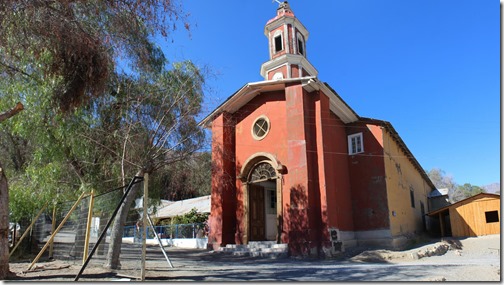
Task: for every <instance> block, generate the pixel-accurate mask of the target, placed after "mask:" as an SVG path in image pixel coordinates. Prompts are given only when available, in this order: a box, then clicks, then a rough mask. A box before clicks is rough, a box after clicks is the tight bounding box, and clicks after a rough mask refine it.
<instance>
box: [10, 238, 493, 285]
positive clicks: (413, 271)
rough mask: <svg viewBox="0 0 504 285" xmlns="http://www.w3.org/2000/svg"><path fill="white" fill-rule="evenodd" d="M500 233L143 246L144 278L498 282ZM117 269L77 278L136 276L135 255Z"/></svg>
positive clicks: (54, 264) (58, 265)
mask: <svg viewBox="0 0 504 285" xmlns="http://www.w3.org/2000/svg"><path fill="white" fill-rule="evenodd" d="M500 244H501V239H500V235H490V236H482V237H476V238H464V239H450V240H446V241H432V242H430V243H427V244H423V245H421V246H416V247H414V248H412V249H409V250H405V251H389V250H365V251H362V250H363V249H354V250H352V251H347V252H346V254H345V256H341V257H339V258H334V259H300V258H280V259H268V258H252V257H244V256H232V255H230V254H225V253H222V252H213V251H207V250H194V249H176V248H166V249H167V252H168V256H169V259H170V262H171V263H172V264H173V266H174V268H170V267H169V266H168V263H167V261H166V259H165V258H164V256H163V255H162V253H161V251H160V249H159V248H158V247H156V246H151V247H149V248H148V251H147V256H148V259H147V263H146V264H147V266H146V268H147V270H146V280H147V281H233V282H240V281H336V282H337V281H431V282H432V281H501V276H500V269H501V252H500V248H501V246H500ZM122 258H123V259H122V261H121V263H122V265H123V266H122V267H123V268H122V269H121V270H116V271H110V270H107V269H104V268H103V267H102V266H101V264H103V260H100V259H96V260H94V261H93V262H91V263H90V264H89V265H88V267H87V268H86V269H85V271H84V272H83V274H82V276H80V279H79V281H87V282H89V281H99V282H101V281H137V280H138V278H139V276H140V270H139V268H140V267H139V265H140V256H126V257H122ZM29 265H30V263H29V262H28V261H24V262H11V264H10V270H11V271H12V272H13V275H12V276H11V278H9V280H12V281H73V280H74V279H75V277H76V275H77V273H78V272H79V270H80V269H81V264H80V261H64V260H54V261H44V262H39V263H37V264H36V265H35V266H34V267H33V268H32V269H31V270H29V271H28V270H27V268H28V266H29Z"/></svg>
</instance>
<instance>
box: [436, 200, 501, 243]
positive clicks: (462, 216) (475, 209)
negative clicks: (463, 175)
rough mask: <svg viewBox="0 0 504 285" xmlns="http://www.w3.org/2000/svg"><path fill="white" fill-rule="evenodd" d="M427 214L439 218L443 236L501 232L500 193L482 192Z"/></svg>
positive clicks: (469, 235) (471, 235)
mask: <svg viewBox="0 0 504 285" xmlns="http://www.w3.org/2000/svg"><path fill="white" fill-rule="evenodd" d="M427 215H428V216H429V217H431V218H433V219H436V220H439V225H440V230H441V236H449V235H450V233H451V235H452V236H453V237H474V236H483V235H492V234H500V195H497V194H489V193H480V194H478V195H474V196H472V197H469V198H467V199H464V200H462V201H459V202H457V203H454V204H451V205H448V206H446V207H443V208H441V209H437V210H435V211H432V212H430V213H428V214H427Z"/></svg>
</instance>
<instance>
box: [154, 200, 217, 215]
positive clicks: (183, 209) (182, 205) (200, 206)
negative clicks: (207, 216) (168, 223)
mask: <svg viewBox="0 0 504 285" xmlns="http://www.w3.org/2000/svg"><path fill="white" fill-rule="evenodd" d="M193 208H196V210H197V211H198V213H210V195H207V196H202V197H197V198H192V199H187V200H181V201H176V202H173V203H171V204H169V205H167V206H165V207H162V208H160V209H158V211H157V213H156V214H155V215H152V216H151V217H153V218H156V219H166V218H171V217H175V216H181V215H184V214H187V213H189V212H190V211H191V210H192V209H193Z"/></svg>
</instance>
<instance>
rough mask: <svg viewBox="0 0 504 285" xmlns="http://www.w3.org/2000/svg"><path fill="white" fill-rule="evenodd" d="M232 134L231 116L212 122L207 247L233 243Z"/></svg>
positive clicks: (233, 144) (233, 138) (224, 114)
mask: <svg viewBox="0 0 504 285" xmlns="http://www.w3.org/2000/svg"><path fill="white" fill-rule="evenodd" d="M234 155H235V133H234V123H233V116H232V115H231V114H229V113H223V114H221V115H219V116H218V117H217V118H216V119H215V120H214V121H213V122H212V194H211V200H212V201H211V212H210V218H209V226H210V229H211V231H210V234H209V241H208V243H209V246H211V247H213V248H218V247H219V246H222V245H225V244H228V243H233V241H234V229H235V228H236V216H235V211H236V196H235V195H236V191H235V187H234V184H235V180H236V176H235V175H234V173H235V164H234Z"/></svg>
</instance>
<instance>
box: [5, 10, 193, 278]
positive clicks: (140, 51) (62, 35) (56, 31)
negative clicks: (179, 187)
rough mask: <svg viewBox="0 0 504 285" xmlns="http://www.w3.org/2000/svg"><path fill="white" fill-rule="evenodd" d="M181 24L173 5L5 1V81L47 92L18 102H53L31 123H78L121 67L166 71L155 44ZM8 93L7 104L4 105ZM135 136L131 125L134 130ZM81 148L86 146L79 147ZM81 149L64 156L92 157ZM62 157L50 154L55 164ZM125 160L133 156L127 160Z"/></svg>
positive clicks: (24, 95) (28, 92) (24, 92)
mask: <svg viewBox="0 0 504 285" xmlns="http://www.w3.org/2000/svg"><path fill="white" fill-rule="evenodd" d="M178 22H183V24H184V26H185V28H188V27H189V25H188V23H187V22H186V15H185V14H184V12H183V11H182V8H181V6H180V5H179V4H177V3H176V2H175V1H171V0H144V1H137V0H112V1H101V0H89V1H80V0H3V1H1V2H0V26H1V27H2V28H1V29H0V54H1V55H2V56H1V57H0V81H2V82H4V81H5V80H6V79H12V78H16V79H19V78H21V79H19V80H17V83H19V84H20V85H26V86H30V87H33V86H36V87H39V88H40V89H43V90H42V91H40V90H38V89H37V88H35V89H33V88H26V89H25V88H20V89H19V94H18V98H19V101H21V102H22V103H23V104H25V103H26V102H28V101H30V100H31V99H30V98H32V97H33V96H34V94H33V92H35V93H37V94H39V93H40V94H47V95H48V96H43V98H44V99H48V100H47V101H44V102H42V103H44V104H45V103H48V105H44V106H46V107H48V108H42V109H39V110H34V109H30V107H31V106H30V107H29V106H28V105H29V104H25V105H27V108H26V111H25V112H24V115H23V116H32V115H33V114H40V113H41V112H46V111H47V110H50V111H49V112H48V113H44V114H41V117H43V118H47V121H45V122H46V123H47V126H46V127H47V128H51V127H54V126H55V124H56V125H57V124H58V123H60V122H62V121H65V120H66V119H68V118H71V117H72V116H76V114H75V112H76V111H77V112H79V108H80V107H83V106H84V107H85V106H89V103H90V102H91V101H92V100H93V99H96V98H100V97H102V96H104V94H105V93H107V90H108V86H109V84H110V83H111V81H112V80H113V78H115V77H116V75H117V73H118V68H117V66H118V62H121V63H128V64H129V70H130V71H131V72H132V73H136V74H137V75H138V74H140V73H149V74H153V73H160V72H162V70H164V68H165V64H166V59H165V57H164V55H163V53H162V51H161V49H160V48H159V47H158V46H157V45H156V44H155V43H154V42H153V39H154V37H155V36H159V35H160V36H162V37H169V35H170V32H171V31H172V30H173V29H174V28H175V27H176V25H175V24H176V23H178ZM5 86H6V85H5V84H3V85H2V88H8V89H9V88H10V87H5ZM33 90H36V91H33ZM2 91H4V90H0V98H1V99H2V100H3V99H4V98H5V97H4V96H5V95H4V93H3V92H2ZM0 105H1V104H0ZM18 106H20V105H18ZM14 109H15V108H14ZM14 109H12V110H14ZM4 110H5V109H4ZM39 111H40V112H39ZM10 115H11V112H9V111H7V112H6V113H2V114H0V118H1V119H2V120H1V121H3V120H4V118H6V117H8V116H10ZM59 115H61V117H58V116H59ZM77 115H79V114H77ZM66 124H67V122H66V121H65V122H64V125H65V126H72V124H71V123H69V124H68V125H66ZM17 127H18V128H21V129H22V128H24V127H27V126H26V125H25V126H23V127H20V126H19V125H18V126H17ZM57 127H59V125H57ZM57 129H58V130H63V129H64V128H57ZM134 129H135V128H134V126H131V129H129V130H130V131H133V130H134ZM132 133H133V132H132ZM60 134H61V133H59V132H58V131H55V132H53V133H52V134H49V136H51V135H54V136H55V138H56V139H58V135H60ZM128 138H129V139H128V140H126V141H131V142H132V141H133V140H132V139H133V138H135V137H133V136H130V137H128ZM135 139H136V138H135ZM47 141H50V139H48V140H47ZM73 143H79V142H76V141H75V140H74V141H73ZM153 143H154V145H158V144H159V143H160V142H157V141H155V142H153ZM132 144H133V143H131V144H130V145H132ZM82 145H83V146H84V145H85V143H83V144H82ZM125 145H126V144H125ZM69 150H70V151H69ZM74 150H75V148H74V147H73V145H71V146H69V147H68V148H63V149H62V153H64V152H65V151H66V152H67V154H72V153H77V154H82V153H85V151H83V152H79V151H77V152H75V151H74ZM39 153H40V152H39ZM123 153H125V152H123ZM159 153H161V151H160V152H158V154H159ZM60 154H61V153H44V154H42V155H45V156H46V157H45V158H51V156H52V155H54V156H56V157H57V156H58V155H60ZM154 158H156V156H154ZM68 159H69V161H70V162H71V163H72V162H73V164H72V167H73V168H74V172H75V174H76V175H77V176H79V175H81V177H84V176H83V175H82V173H80V174H79V173H78V172H79V170H80V169H81V168H80V167H79V166H82V163H80V164H77V163H75V162H82V161H79V159H75V162H74V161H73V160H72V158H68ZM125 159H126V156H125V157H124V158H123V159H122V161H125ZM154 161H155V160H154ZM135 164H136V163H135ZM138 165H140V164H138ZM138 165H137V166H138ZM154 165H155V163H154V164H153V166H152V167H154ZM152 167H151V166H148V167H147V168H146V169H153V168H152ZM123 168H124V167H123ZM141 168H142V169H143V168H145V167H141ZM0 181H1V188H0V196H1V197H2V199H0V200H1V201H2V202H6V201H7V200H5V199H4V198H5V197H8V188H7V180H6V178H5V177H4V172H3V171H2V176H1V179H0ZM0 209H1V211H2V213H3V212H5V213H8V207H7V204H2V205H1V207H0ZM1 218H2V222H1V223H2V226H1V227H0V230H1V233H0V246H3V245H4V244H6V243H7V235H6V234H4V230H3V225H4V222H7V223H8V217H7V216H6V215H2V217H1ZM7 256H8V250H4V248H1V249H0V278H1V279H3V278H5V272H7V271H8V261H7V259H6V257H7Z"/></svg>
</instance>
